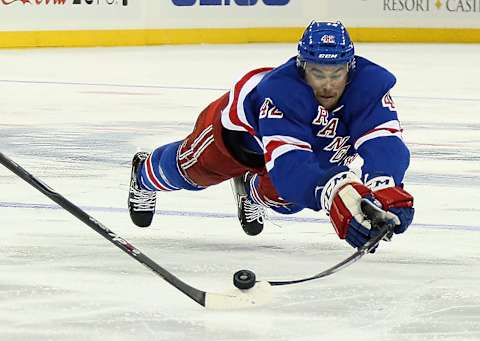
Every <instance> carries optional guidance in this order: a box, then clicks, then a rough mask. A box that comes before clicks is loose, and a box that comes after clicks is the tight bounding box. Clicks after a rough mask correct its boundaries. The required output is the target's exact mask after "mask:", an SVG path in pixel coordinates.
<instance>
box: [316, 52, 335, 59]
mask: <svg viewBox="0 0 480 341" xmlns="http://www.w3.org/2000/svg"><path fill="white" fill-rule="evenodd" d="M337 57H338V54H331V53H320V54H319V55H318V58H337Z"/></svg>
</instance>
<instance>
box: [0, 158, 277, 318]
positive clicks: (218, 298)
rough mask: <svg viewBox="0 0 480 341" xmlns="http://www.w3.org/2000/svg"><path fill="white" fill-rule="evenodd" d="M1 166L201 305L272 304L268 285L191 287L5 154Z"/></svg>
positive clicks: (240, 305)
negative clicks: (224, 288)
mask: <svg viewBox="0 0 480 341" xmlns="http://www.w3.org/2000/svg"><path fill="white" fill-rule="evenodd" d="M0 163H1V164H3V165H4V166H5V167H7V168H8V169H9V170H11V171H12V172H13V173H15V174H16V175H17V176H19V177H20V178H22V179H23V180H25V181H26V182H28V183H29V184H30V185H32V186H33V187H35V188H36V189H37V190H39V191H40V192H42V193H43V194H45V195H46V196H47V197H49V198H50V199H51V200H53V201H54V202H56V203H57V204H58V205H60V206H61V207H63V208H64V209H65V210H67V211H68V212H70V213H71V214H72V215H74V216H75V217H77V218H78V219H80V220H81V221H82V222H83V223H85V224H86V225H88V226H89V227H91V228H92V229H93V230H94V231H95V232H97V233H99V234H100V235H102V236H103V237H104V238H105V239H107V240H108V241H110V242H111V243H113V244H114V245H115V246H117V247H118V248H119V249H121V250H122V251H123V252H125V253H126V254H128V255H129V256H131V257H132V258H133V259H135V260H136V261H137V262H139V263H141V264H143V265H145V266H146V267H147V268H149V269H150V270H152V271H153V272H155V273H156V274H157V275H159V276H160V277H161V278H163V279H164V280H165V281H167V282H168V283H169V284H171V285H172V286H173V287H175V288H176V289H178V290H179V291H181V292H182V293H183V294H185V295H187V296H188V297H190V298H191V299H192V300H193V301H195V302H197V303H198V304H200V305H202V306H204V307H206V308H211V309H237V308H242V307H248V306H254V305H259V304H262V303H265V302H266V301H269V299H270V296H269V292H268V290H266V289H267V287H269V285H268V284H267V283H266V282H264V283H263V285H257V286H256V287H255V290H249V291H248V292H244V291H240V290H237V289H235V290H234V291H232V292H229V293H223V294H222V293H210V292H205V291H202V290H199V289H196V288H194V287H192V286H190V285H188V284H187V283H185V282H184V281H182V280H181V279H179V278H178V277H176V276H175V275H173V274H172V273H171V272H169V271H168V270H166V269H164V268H162V267H161V266H160V265H158V264H157V263H156V262H154V261H153V260H152V259H150V258H149V257H147V256H146V255H145V254H143V253H142V252H141V251H140V250H139V249H137V248H136V247H135V246H133V245H132V244H130V243H129V242H128V241H127V240H125V239H123V238H122V237H120V236H118V235H117V234H116V233H114V232H113V231H111V230H110V229H108V228H107V227H106V226H105V225H103V224H102V223H100V222H99V221H98V220H96V219H94V218H93V217H91V216H90V215H88V214H87V213H85V211H83V210H82V209H81V208H79V207H77V206H75V205H74V204H73V203H71V202H70V201H68V200H67V199H66V198H65V197H63V196H62V195H60V194H59V193H57V192H55V191H54V190H53V189H51V188H50V187H49V186H48V185H46V184H45V183H43V182H42V181H41V180H39V179H37V178H36V177H35V176H33V175H32V174H30V173H29V172H28V171H26V170H25V169H24V168H22V167H21V166H20V165H18V164H17V163H15V162H14V161H12V160H11V159H9V158H8V157H6V156H5V155H4V154H3V153H0Z"/></svg>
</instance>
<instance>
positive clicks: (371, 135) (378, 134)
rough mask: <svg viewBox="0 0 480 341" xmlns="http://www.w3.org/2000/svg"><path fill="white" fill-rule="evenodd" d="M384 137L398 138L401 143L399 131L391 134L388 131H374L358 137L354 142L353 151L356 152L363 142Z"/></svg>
mask: <svg viewBox="0 0 480 341" xmlns="http://www.w3.org/2000/svg"><path fill="white" fill-rule="evenodd" d="M384 136H396V137H398V138H399V139H400V140H402V141H403V138H402V133H401V132H400V131H397V132H391V131H389V130H376V131H373V132H371V133H368V134H366V135H363V136H362V137H360V138H359V139H358V140H357V141H356V142H355V149H357V150H358V148H360V146H361V145H362V144H364V143H365V142H367V141H370V140H373V139H376V138H377V137H384Z"/></svg>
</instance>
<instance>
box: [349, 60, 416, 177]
mask: <svg viewBox="0 0 480 341" xmlns="http://www.w3.org/2000/svg"><path fill="white" fill-rule="evenodd" d="M381 70H383V71H382V72H379V71H377V72H376V74H372V75H370V76H369V79H370V82H371V83H370V84H371V87H370V92H369V95H366V94H364V97H363V103H365V104H364V105H363V109H361V110H356V115H354V116H352V122H351V126H350V127H351V135H352V140H353V141H354V148H355V150H356V151H357V152H358V154H359V155H360V156H361V158H362V159H363V166H362V167H361V174H362V180H363V181H364V182H365V183H367V184H368V183H369V181H370V180H371V179H373V178H377V179H378V178H382V179H388V178H390V179H392V178H393V182H394V184H397V185H398V184H400V183H401V182H402V181H403V178H404V175H405V172H406V170H407V168H408V166H409V163H410V152H409V150H408V148H407V146H406V144H405V143H404V141H403V137H402V131H403V129H402V127H401V125H400V122H399V120H398V115H397V111H396V106H395V103H394V101H393V99H392V97H391V95H390V89H391V88H392V87H393V85H394V84H395V78H394V76H393V75H391V74H390V73H389V72H388V71H386V70H384V69H381ZM359 103H362V101H359Z"/></svg>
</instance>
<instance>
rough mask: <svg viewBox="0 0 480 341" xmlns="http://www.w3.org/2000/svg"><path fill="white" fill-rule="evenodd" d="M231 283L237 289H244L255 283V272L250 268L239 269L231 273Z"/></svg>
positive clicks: (251, 286)
mask: <svg viewBox="0 0 480 341" xmlns="http://www.w3.org/2000/svg"><path fill="white" fill-rule="evenodd" d="M233 285H235V286H236V287H237V288H238V289H242V290H246V289H250V288H253V287H254V285H255V273H254V272H253V271H250V270H239V271H237V272H235V273H234V274H233Z"/></svg>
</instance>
